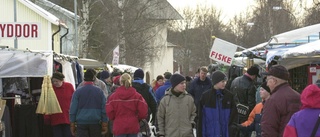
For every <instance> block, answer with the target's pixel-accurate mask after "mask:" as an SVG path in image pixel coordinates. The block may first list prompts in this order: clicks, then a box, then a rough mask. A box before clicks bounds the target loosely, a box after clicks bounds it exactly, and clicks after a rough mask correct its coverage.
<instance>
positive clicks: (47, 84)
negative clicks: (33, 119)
mask: <svg viewBox="0 0 320 137" xmlns="http://www.w3.org/2000/svg"><path fill="white" fill-rule="evenodd" d="M36 113H38V114H47V115H48V114H55V113H62V110H61V108H60V105H59V102H58V99H57V96H56V94H55V93H54V90H53V88H52V83H51V79H50V76H44V78H43V82H42V89H41V95H40V100H39V103H38V107H37V110H36Z"/></svg>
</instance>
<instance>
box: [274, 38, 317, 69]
mask: <svg viewBox="0 0 320 137" xmlns="http://www.w3.org/2000/svg"><path fill="white" fill-rule="evenodd" d="M319 61H320V40H317V41H314V42H310V43H307V44H303V45H300V46H297V47H294V48H291V49H288V50H287V51H286V52H284V53H283V54H282V56H281V59H280V60H279V63H280V64H282V65H284V66H286V68H288V69H291V68H295V67H299V66H303V65H307V64H312V63H313V62H319Z"/></svg>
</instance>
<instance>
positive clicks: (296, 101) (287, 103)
mask: <svg viewBox="0 0 320 137" xmlns="http://www.w3.org/2000/svg"><path fill="white" fill-rule="evenodd" d="M264 75H267V79H266V81H267V85H268V87H269V88H270V90H271V96H270V98H269V99H268V100H267V101H266V103H265V104H264V106H263V110H262V119H261V136H262V137H282V135H283V131H284V128H285V126H286V125H287V123H288V122H289V120H290V118H291V116H292V115H293V114H294V113H295V112H297V111H298V110H299V108H300V106H301V102H300V95H299V93H298V92H297V91H295V90H293V89H292V88H291V87H290V85H289V83H288V80H289V71H288V70H287V69H286V68H285V67H284V66H282V65H274V66H272V67H271V68H270V69H269V71H268V72H266V73H264Z"/></svg>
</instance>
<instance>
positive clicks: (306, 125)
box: [283, 84, 320, 137]
mask: <svg viewBox="0 0 320 137" xmlns="http://www.w3.org/2000/svg"><path fill="white" fill-rule="evenodd" d="M319 86H320V85H316V84H311V85H309V86H307V87H306V88H305V89H304V90H303V91H302V93H301V98H300V99H301V103H302V107H301V109H300V110H299V111H298V112H296V113H294V114H293V115H292V117H291V119H290V121H289V122H288V124H287V126H286V127H285V129H284V133H283V137H309V136H310V135H311V133H312V131H313V129H314V127H315V125H316V122H317V120H318V118H319V115H320V88H319ZM316 131H317V132H316V134H315V136H316V137H319V136H320V130H319V128H318V129H316Z"/></svg>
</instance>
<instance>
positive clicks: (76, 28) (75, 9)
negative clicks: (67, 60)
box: [73, 0, 79, 56]
mask: <svg viewBox="0 0 320 137" xmlns="http://www.w3.org/2000/svg"><path fill="white" fill-rule="evenodd" d="M73 2H74V31H75V32H74V33H75V37H74V48H73V50H74V51H75V56H79V53H78V51H79V48H78V19H77V0H74V1H73Z"/></svg>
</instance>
